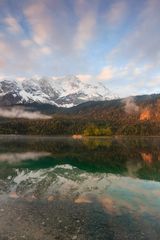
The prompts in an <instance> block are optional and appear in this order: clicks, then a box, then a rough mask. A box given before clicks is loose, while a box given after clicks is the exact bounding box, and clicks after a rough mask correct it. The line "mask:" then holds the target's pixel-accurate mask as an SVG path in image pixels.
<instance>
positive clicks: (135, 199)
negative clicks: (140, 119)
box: [0, 137, 160, 239]
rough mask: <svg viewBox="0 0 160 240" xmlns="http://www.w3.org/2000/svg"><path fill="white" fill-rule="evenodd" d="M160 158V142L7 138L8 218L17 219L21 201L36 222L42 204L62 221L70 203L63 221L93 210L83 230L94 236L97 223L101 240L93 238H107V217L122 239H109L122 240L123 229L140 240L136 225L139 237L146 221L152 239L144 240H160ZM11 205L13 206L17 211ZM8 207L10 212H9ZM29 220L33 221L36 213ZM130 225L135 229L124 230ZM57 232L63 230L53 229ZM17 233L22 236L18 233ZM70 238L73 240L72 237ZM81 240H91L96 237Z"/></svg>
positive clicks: (3, 159)
mask: <svg viewBox="0 0 160 240" xmlns="http://www.w3.org/2000/svg"><path fill="white" fill-rule="evenodd" d="M159 156H160V138H122V137H117V138H84V139H83V138H82V139H72V138H37V137H32V138H31V137H3V138H0V202H1V204H2V203H3V202H5V203H6V202H7V204H8V205H7V209H6V210H5V214H9V212H10V211H13V210H14V209H15V211H13V214H15V216H16V219H18V218H19V216H17V215H16V214H17V209H18V208H19V204H20V203H21V202H22V201H23V205H22V206H21V207H22V209H23V211H22V210H21V209H20V211H21V212H22V214H24V213H25V212H26V209H28V210H30V208H31V207H33V208H32V211H34V209H37V211H36V212H35V213H34V214H35V215H36V216H37V219H39V218H40V216H39V215H37V212H38V211H40V208H38V206H39V204H41V203H44V205H42V206H43V207H44V206H46V207H44V212H46V211H48V210H47V209H48V207H49V206H52V207H53V210H54V212H55V211H57V213H56V215H55V217H56V218H57V217H58V218H59V212H61V209H63V208H64V209H65V204H69V209H68V207H67V206H68V205H66V210H65V211H66V212H65V213H63V218H65V217H66V216H67V218H66V222H67V221H68V215H67V214H68V212H70V211H72V210H73V209H74V210H73V214H74V212H76V211H77V209H80V210H78V211H79V212H83V213H84V216H85V214H86V213H87V211H89V215H88V216H87V219H88V220H85V224H86V225H85V228H86V226H87V230H88V231H89V230H91V232H94V234H95V228H96V225H97V224H99V225H98V226H99V227H98V229H99V228H100V226H104V229H103V231H102V232H101V238H98V237H97V238H95V239H108V236H109V235H108V234H109V233H108V232H107V231H106V230H105V225H101V223H102V222H103V224H104V222H105V221H106V218H105V217H106V216H109V219H111V220H110V221H111V224H109V223H108V224H109V226H110V225H111V226H110V227H111V235H113V234H112V233H113V229H112V228H114V226H115V228H114V231H118V234H119V235H118V236H120V237H119V238H118V237H117V238H116V237H114V236H112V237H111V238H110V239H123V238H122V237H124V235H123V234H122V232H121V231H122V229H123V231H124V229H125V231H126V232H127V234H130V233H131V232H133V235H132V238H127V237H126V239H139V235H137V234H138V232H137V233H135V232H134V228H133V229H132V226H134V227H135V230H136V231H139V232H141V230H137V229H139V226H141V223H142V222H143V224H144V229H145V230H146V229H148V230H147V231H148V233H147V234H148V235H143V236H144V238H143V236H141V238H140V239H158V236H159V235H158V233H159V232H158V230H155V229H156V227H155V225H156V224H157V226H158V224H159V220H160V212H159V209H160V161H159V159H160V157H159ZM4 200H5V201H4ZM10 201H11V202H12V203H14V204H15V205H14V207H13V208H12V205H10ZM57 202H62V205H61V206H60V207H58V206H57ZM34 203H35V205H34ZM64 203H65V204H64ZM27 204H31V205H27ZM70 204H71V205H70ZM9 206H11V210H8V207H9ZM70 206H72V207H73V209H72V208H71V207H70ZM57 209H58V210H57ZM92 212H93V213H92ZM0 214H1V212H0ZM43 214H45V213H43ZM46 215H47V216H46V219H47V218H48V216H50V217H51V215H53V214H52V212H51V213H50V212H49V211H48V212H47V214H46ZM6 216H7V215H6ZM29 216H31V217H32V216H33V213H32V212H31V213H30V215H29ZM93 216H94V217H93ZM27 217H28V214H27ZM121 218H122V219H121ZM40 219H41V218H40ZM91 219H92V220H91ZM94 219H96V220H94ZM97 219H98V220H97ZM118 219H119V220H118ZM9 221H10V215H8V218H7V217H6V222H7V223H8V222H9ZM60 221H62V220H60ZM94 221H96V222H94ZM108 221H109V220H108ZM112 221H113V222H112ZM129 222H130V223H131V226H128V225H127V228H125V224H129ZM2 223H3V221H1V218H0V224H2ZM32 223H33V221H32ZM52 223H53V222H52V221H51V226H52V225H53V224H52ZM17 224H18V223H17V222H16V226H17ZM65 224H66V223H65ZM72 224H73V223H72ZM72 224H70V225H71V226H72ZM87 224H88V225H87ZM135 224H139V225H136V226H135ZM29 225H32V224H29ZM153 225H154V226H153ZM5 226H6V225H5ZM24 226H25V223H24ZM117 226H121V230H119V229H118V230H117ZM148 226H149V227H148ZM152 226H153V228H152ZM65 227H68V226H66V225H65ZM4 228H5V227H4ZM35 228H36V227H35V226H34V229H35ZM57 228H60V229H62V228H63V227H62V226H60V227H58V226H55V229H57ZM90 228H91V229H90ZM5 229H6V228H5ZM37 229H39V228H38V227H37ZM78 229H79V227H78ZM87 230H86V231H87ZM16 231H17V234H19V231H20V230H19V228H17V229H16ZM64 231H65V230H64ZM77 231H79V230H77ZM97 231H98V230H97ZM156 231H157V233H156ZM0 233H1V232H0ZM66 233H67V234H68V232H67V230H66ZM103 233H104V235H105V236H104V235H102V234H103ZM97 234H98V233H97ZM134 234H136V237H135V238H133V236H134ZM149 234H150V235H149ZM51 236H53V233H52V234H51ZM73 236H74V235H73ZM85 236H86V232H85ZM97 236H98V235H97ZM102 236H104V237H102ZM126 236H128V235H126ZM137 236H138V238H137ZM146 236H149V237H148V238H147V237H146ZM153 236H154V238H153ZM43 237H44V236H42V237H41V238H39V239H44V238H43ZM16 239H17V238H16ZM51 239H52V238H51ZM63 239H64V238H63ZM66 239H72V238H71V236H68V238H66ZM77 239H81V238H77ZM82 239H93V235H92V236H91V237H89V236H87V237H86V238H84V237H83V238H82Z"/></svg>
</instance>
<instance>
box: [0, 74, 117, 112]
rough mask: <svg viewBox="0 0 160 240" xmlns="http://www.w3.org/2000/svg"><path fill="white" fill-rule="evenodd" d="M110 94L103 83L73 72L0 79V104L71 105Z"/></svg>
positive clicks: (107, 96) (102, 98) (101, 98)
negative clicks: (72, 73)
mask: <svg viewBox="0 0 160 240" xmlns="http://www.w3.org/2000/svg"><path fill="white" fill-rule="evenodd" d="M113 98H114V95H113V94H112V93H111V92H110V90H109V89H107V88H106V87H105V86H104V85H103V84H102V83H99V82H97V83H94V84H91V83H87V82H84V81H81V80H80V79H79V78H77V77H76V76H67V77H60V78H58V77H57V78H55V77H43V78H41V77H33V78H30V79H23V80H16V79H4V80H0V105H14V104H23V103H24V104H25V103H34V102H36V103H43V104H44V103H47V104H51V105H56V106H58V107H72V106H75V105H78V104H80V103H83V102H86V101H91V100H94V101H98V100H107V99H113Z"/></svg>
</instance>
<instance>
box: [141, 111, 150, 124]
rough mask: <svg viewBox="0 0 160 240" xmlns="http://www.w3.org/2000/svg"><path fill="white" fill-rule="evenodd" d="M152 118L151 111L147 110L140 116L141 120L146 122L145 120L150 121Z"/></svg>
mask: <svg viewBox="0 0 160 240" xmlns="http://www.w3.org/2000/svg"><path fill="white" fill-rule="evenodd" d="M150 118H151V113H150V110H148V109H146V110H144V111H143V112H142V113H141V114H140V118H139V119H140V120H141V121H145V120H150Z"/></svg>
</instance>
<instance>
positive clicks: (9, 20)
mask: <svg viewBox="0 0 160 240" xmlns="http://www.w3.org/2000/svg"><path fill="white" fill-rule="evenodd" d="M4 23H5V24H6V26H7V29H8V30H9V31H10V32H13V33H19V32H20V31H21V26H20V24H19V23H18V21H17V19H16V18H14V17H12V16H8V17H6V18H4Z"/></svg>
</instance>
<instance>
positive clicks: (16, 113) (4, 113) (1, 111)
mask: <svg viewBox="0 0 160 240" xmlns="http://www.w3.org/2000/svg"><path fill="white" fill-rule="evenodd" d="M0 117H5V118H26V119H50V118H51V117H50V116H47V115H44V114H41V113H40V112H31V111H28V110H25V109H23V108H20V107H12V108H9V109H7V108H0Z"/></svg>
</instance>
